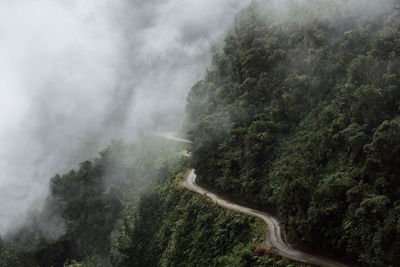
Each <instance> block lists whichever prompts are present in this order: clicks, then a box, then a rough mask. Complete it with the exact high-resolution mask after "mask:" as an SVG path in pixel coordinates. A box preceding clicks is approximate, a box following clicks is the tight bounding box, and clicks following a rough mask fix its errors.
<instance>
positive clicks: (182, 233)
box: [118, 175, 287, 266]
mask: <svg viewBox="0 0 400 267" xmlns="http://www.w3.org/2000/svg"><path fill="white" fill-rule="evenodd" d="M180 182H181V178H180V176H179V175H178V176H177V177H176V178H175V177H174V176H171V178H170V179H169V180H168V181H167V183H166V184H165V185H163V186H161V187H159V188H157V189H156V190H153V191H151V192H149V193H148V194H146V195H145V196H143V197H142V198H141V200H140V204H139V206H138V209H137V211H136V212H135V214H134V216H132V217H127V218H126V220H125V224H124V231H123V232H121V233H123V234H121V236H120V237H119V240H120V242H119V246H118V250H119V251H120V253H122V254H123V255H124V260H123V261H122V262H120V263H119V264H118V265H119V266H287V265H286V264H287V262H286V261H279V260H276V259H273V258H270V259H268V258H261V257H257V256H255V255H254V253H253V250H254V248H255V246H256V245H257V244H259V243H260V242H261V241H262V238H263V236H264V234H265V230H266V229H265V224H264V223H263V222H261V221H259V220H258V219H254V218H248V217H245V216H241V215H239V214H235V213H234V212H231V211H228V210H225V209H222V208H219V207H216V206H214V205H212V202H211V201H209V200H207V198H206V197H204V196H199V195H196V194H194V193H192V192H190V191H188V190H186V189H183V188H180V187H179V183H180Z"/></svg>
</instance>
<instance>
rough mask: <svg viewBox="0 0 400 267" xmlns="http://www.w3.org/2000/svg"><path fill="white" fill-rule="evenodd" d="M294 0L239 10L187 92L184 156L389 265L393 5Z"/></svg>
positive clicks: (398, 231)
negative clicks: (279, 6) (297, 0)
mask: <svg viewBox="0 0 400 267" xmlns="http://www.w3.org/2000/svg"><path fill="white" fill-rule="evenodd" d="M367 2H368V1H367ZM301 3H302V4H297V5H293V6H290V7H288V9H286V10H285V11H284V12H283V11H276V10H275V11H273V10H271V9H269V8H268V7H265V5H262V4H257V3H256V2H255V3H253V4H252V5H251V6H250V7H249V8H247V9H246V10H244V11H242V12H241V14H239V15H238V17H237V19H236V24H235V28H234V31H233V32H232V33H231V34H230V35H229V36H228V37H227V38H226V43H225V48H224V51H223V53H220V54H217V55H215V56H214V60H213V62H214V65H213V68H212V69H211V70H209V71H208V73H207V75H206V77H205V78H204V80H202V81H200V82H199V83H197V84H196V85H195V86H194V87H193V88H192V90H191V92H190V93H189V96H188V105H187V113H188V117H187V123H186V127H187V129H188V131H189V136H190V139H191V140H192V141H193V146H192V151H191V152H192V158H193V159H192V162H191V164H192V166H193V167H194V168H195V169H196V172H197V174H198V181H199V183H200V184H201V185H205V186H207V187H210V188H213V189H214V190H216V191H217V192H219V193H222V194H225V195H227V196H229V197H230V198H234V199H237V200H239V201H242V202H246V203H249V204H251V205H253V206H257V207H259V208H263V209H267V210H272V211H275V212H276V214H277V215H278V217H279V218H280V219H281V220H282V221H283V223H284V224H285V226H286V229H287V231H288V235H289V237H290V238H291V239H292V240H293V241H295V242H297V243H298V244H300V245H303V246H307V247H311V248H318V249H320V250H324V251H326V252H331V251H334V252H335V253H336V254H337V255H341V256H344V257H351V258H353V259H355V260H358V261H360V262H362V263H363V264H365V265H370V266H372V265H374V266H388V265H395V264H396V263H397V262H400V258H399V255H400V228H399V225H400V219H399V218H400V199H399V196H400V194H399V193H400V179H399V177H400V171H399V168H398V166H400V162H399V159H400V139H399V136H400V119H399V118H400V117H399V115H400V112H399V111H400V89H399V86H400V64H399V63H400V61H399V55H400V50H399V48H398V43H399V41H400V21H399V16H398V14H399V12H398V9H397V8H395V7H391V8H389V9H381V10H380V9H379V8H380V7H382V6H384V5H383V4H380V5H377V9H376V10H374V11H373V10H370V11H369V12H370V13H368V14H366V13H362V12H361V13H357V12H355V10H353V9H351V7H350V6H348V5H346V1H302V2H301ZM349 3H350V2H349ZM282 12H283V13H284V14H282Z"/></svg>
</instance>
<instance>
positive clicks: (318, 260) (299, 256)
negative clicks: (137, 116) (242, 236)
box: [158, 133, 349, 267]
mask: <svg viewBox="0 0 400 267" xmlns="http://www.w3.org/2000/svg"><path fill="white" fill-rule="evenodd" d="M158 136H160V137H163V138H166V139H168V140H172V141H177V142H183V143H191V142H190V141H188V140H185V139H182V138H178V137H176V133H164V134H158ZM185 155H187V156H188V154H187V152H186V153H185ZM184 186H185V187H186V188H187V189H189V190H190V191H193V192H195V193H198V194H201V195H205V196H207V197H209V198H210V199H211V200H212V201H213V202H214V203H216V204H217V205H219V206H221V207H224V208H226V209H230V210H234V211H238V212H241V213H244V214H247V215H250V216H256V217H258V218H260V219H262V220H263V221H264V222H265V223H266V224H267V225H268V231H267V234H266V239H265V240H266V241H265V244H266V246H267V248H270V249H273V250H275V252H276V253H277V254H279V255H281V256H282V257H284V258H287V259H290V260H294V261H297V262H301V263H306V264H314V265H318V266H326V267H334V266H338V267H342V266H343V267H345V266H349V265H346V264H343V263H340V262H337V261H335V260H333V259H330V258H326V257H323V256H318V255H312V254H308V253H305V252H302V251H300V250H297V249H295V248H293V247H292V246H291V245H290V244H289V243H288V242H287V241H286V240H284V239H283V238H282V226H281V223H280V222H279V221H278V219H277V218H276V217H275V216H272V215H270V214H268V213H266V212H263V211H259V210H255V209H252V208H248V207H245V206H242V205H238V204H235V203H232V202H230V201H228V200H225V199H223V198H221V197H219V196H218V195H216V194H214V193H211V192H210V191H208V190H206V189H204V188H202V187H200V186H199V185H198V184H197V183H196V173H195V170H194V169H192V170H190V172H189V173H188V175H187V176H186V177H185V181H184Z"/></svg>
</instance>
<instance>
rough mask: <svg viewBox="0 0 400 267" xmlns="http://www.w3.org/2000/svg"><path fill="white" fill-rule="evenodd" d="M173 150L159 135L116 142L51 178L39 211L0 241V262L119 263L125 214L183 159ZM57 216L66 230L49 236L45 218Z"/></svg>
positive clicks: (35, 263)
mask: <svg viewBox="0 0 400 267" xmlns="http://www.w3.org/2000/svg"><path fill="white" fill-rule="evenodd" d="M177 151H178V145H177V144H175V143H173V142H170V141H165V140H163V139H161V138H159V137H143V138H141V139H140V140H138V141H137V142H135V143H133V144H124V143H123V142H121V141H114V142H113V143H112V144H111V145H110V146H109V147H108V148H107V149H106V150H105V151H103V152H101V153H100V155H99V156H98V157H97V158H96V159H95V160H94V161H86V162H83V163H81V164H80V167H79V169H78V170H77V171H75V170H71V171H70V172H69V173H67V174H65V175H62V176H60V175H56V176H54V177H53V178H52V179H51V182H50V196H49V197H48V199H47V200H46V203H45V204H44V207H43V209H42V210H43V211H41V212H40V213H33V214H32V215H31V217H30V219H29V222H28V223H27V225H26V226H25V227H23V228H22V229H20V230H19V231H18V232H17V233H13V234H10V236H8V237H6V239H5V240H6V241H2V242H1V243H0V266H8V267H9V266H27V267H28V266H29V267H30V266H63V265H64V264H67V263H71V264H72V263H73V262H84V266H110V265H111V264H112V261H118V260H119V257H122V256H121V255H120V254H119V253H118V251H117V250H116V249H115V247H116V245H115V244H116V243H117V242H118V239H119V238H120V235H121V234H122V232H121V231H122V229H123V226H124V222H125V218H126V217H127V216H131V215H132V213H133V212H134V211H135V210H136V206H137V203H138V201H139V199H140V197H141V195H142V193H143V192H145V191H146V190H148V189H149V188H152V187H154V186H156V185H157V184H161V183H164V182H165V181H166V179H167V177H168V173H169V172H170V170H172V169H174V168H175V167H174V166H175V165H177V163H178V162H179V158H181V157H179V156H178V155H177V154H176V152H177ZM55 218H60V220H62V222H64V224H65V225H64V228H65V229H64V232H61V233H60V235H59V236H58V237H56V238H49V232H48V231H46V230H47V229H43V225H45V227H54V226H53V224H49V222H51V221H52V220H54V219H55ZM58 227H61V225H59V226H58ZM110 259H111V260H110Z"/></svg>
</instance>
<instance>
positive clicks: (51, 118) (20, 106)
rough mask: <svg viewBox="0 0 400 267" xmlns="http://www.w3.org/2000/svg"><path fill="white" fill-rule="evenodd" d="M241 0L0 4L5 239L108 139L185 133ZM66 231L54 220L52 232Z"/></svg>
mask: <svg viewBox="0 0 400 267" xmlns="http://www.w3.org/2000/svg"><path fill="white" fill-rule="evenodd" d="M247 3H249V1H246V0H218V1H213V0H196V1H187V0H164V1H161V0H148V1H139V0H130V1H128V0H126V1H124V0H85V1H83V0H82V1H78V0H35V1H28V0H1V1H0V147H1V150H0V236H2V235H5V234H6V233H7V232H8V231H10V230H15V229H16V228H18V227H19V226H20V225H22V224H23V223H24V221H25V220H26V217H27V214H28V213H29V212H28V211H32V210H35V209H40V208H41V206H42V203H43V200H44V199H45V197H46V196H47V194H48V192H47V191H48V183H49V180H50V178H51V177H52V176H54V174H56V173H63V172H65V171H67V170H69V169H71V168H73V167H76V166H77V164H78V163H79V162H81V161H83V160H86V159H90V158H93V157H95V155H96V153H97V152H99V151H101V150H102V149H103V148H104V147H105V146H106V145H107V144H108V143H109V142H110V140H111V139H117V138H124V139H126V140H128V141H129V140H132V139H134V138H135V136H138V135H140V134H143V133H146V132H154V131H171V130H176V129H177V128H179V126H180V124H181V121H182V119H183V116H184V107H185V98H186V94H187V92H188V91H189V89H190V87H191V85H192V84H194V83H195V82H196V81H197V80H199V79H200V78H201V77H202V76H203V74H204V71H205V69H206V67H207V65H208V64H209V62H210V58H211V57H210V55H211V54H212V53H213V52H214V51H215V50H216V49H218V48H219V47H220V46H221V43H222V41H223V38H224V36H225V34H226V32H227V31H228V29H229V27H230V26H231V25H232V21H233V17H234V15H235V14H236V13H237V12H238V10H239V9H240V8H241V7H243V6H244V5H245V4H247ZM57 223H58V224H59V222H57Z"/></svg>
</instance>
